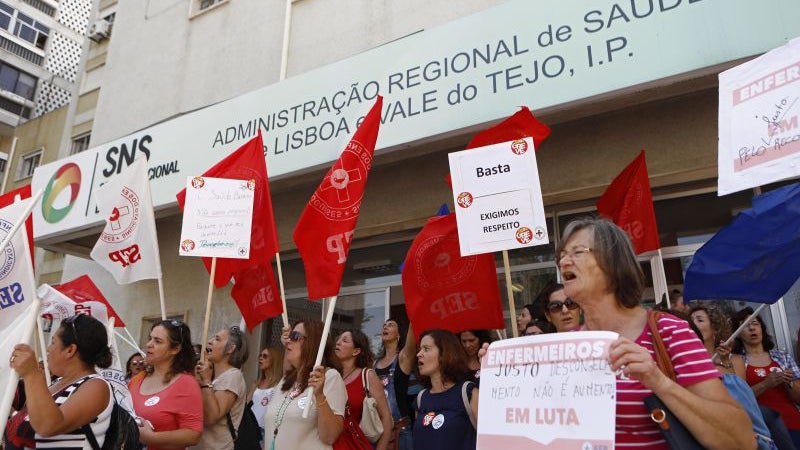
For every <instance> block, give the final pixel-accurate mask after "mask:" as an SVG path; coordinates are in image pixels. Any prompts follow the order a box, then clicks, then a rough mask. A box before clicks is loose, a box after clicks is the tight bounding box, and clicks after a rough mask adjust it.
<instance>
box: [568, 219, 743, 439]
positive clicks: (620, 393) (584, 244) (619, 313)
mask: <svg viewBox="0 0 800 450" xmlns="http://www.w3.org/2000/svg"><path fill="white" fill-rule="evenodd" d="M556 250H557V251H556V255H558V264H559V268H560V270H561V275H562V279H563V280H564V293H565V294H566V295H567V297H570V298H572V299H574V300H575V301H576V302H577V303H578V304H579V305H580V307H581V309H583V315H584V319H585V323H584V325H583V328H582V329H583V330H587V331H613V332H616V333H618V334H619V339H617V340H616V341H615V342H613V343H612V344H611V345H610V347H609V358H608V359H609V363H610V366H611V370H613V371H615V372H617V374H618V375H617V396H616V402H617V414H616V417H617V419H616V443H615V446H616V448H648V449H666V448H668V447H667V443H666V441H665V440H664V438H663V436H662V434H661V430H660V428H659V426H658V424H656V423H655V422H654V421H653V420H652V419H651V417H650V412H649V411H648V410H647V408H646V407H645V405H644V402H643V400H644V398H645V397H647V396H649V395H651V394H655V395H657V396H658V397H659V398H660V399H661V401H662V402H663V403H664V404H665V405H666V406H667V408H669V409H670V410H671V411H672V413H673V414H674V415H675V416H676V417H677V419H678V420H679V421H680V422H682V423H683V424H684V425H685V426H686V428H687V429H688V431H689V432H690V433H691V434H692V435H693V436H694V437H695V438H696V439H697V440H698V441H699V443H700V444H701V445H702V446H703V447H705V448H711V449H735V448H749V449H753V448H755V447H756V442H755V438H754V435H753V433H752V424H751V423H750V418H749V417H748V416H747V414H746V413H745V412H744V411H743V410H742V408H741V407H740V406H739V405H738V404H736V402H735V401H734V400H733V399H732V398H731V396H730V395H729V394H728V392H727V390H726V389H725V386H723V384H722V382H721V381H720V374H719V372H718V371H717V370H716V369H715V368H714V365H713V364H712V363H711V361H710V360H709V358H708V355H707V354H706V351H705V347H704V346H703V343H702V342H700V340H699V339H698V338H697V336H696V335H695V334H694V332H693V331H692V330H691V328H689V324H688V323H686V322H685V321H683V320H680V319H677V318H675V317H674V316H671V315H668V314H665V315H662V316H661V317H660V318H659V319H658V320H657V324H656V325H657V332H658V333H659V335H660V337H661V339H662V340H663V341H664V343H665V345H666V347H667V352H668V353H669V355H670V357H671V360H672V364H673V366H674V368H675V371H676V372H677V381H673V380H672V379H671V378H669V377H668V376H667V375H665V374H664V373H662V372H661V371H660V370H659V368H658V365H657V364H656V361H655V359H654V358H655V356H654V355H655V351H654V348H653V335H652V333H651V331H650V327H649V325H648V318H649V317H650V316H649V314H650V313H649V312H648V311H647V310H645V309H644V308H642V307H641V306H640V304H639V303H640V301H641V299H642V293H643V290H644V274H643V272H642V269H641V267H640V266H639V262H638V261H637V260H636V255H635V254H634V252H633V246H632V245H631V242H630V240H629V239H628V235H627V234H626V233H625V232H624V231H623V230H622V229H621V228H619V227H618V226H616V225H615V224H613V223H612V222H610V221H608V220H606V219H594V218H586V219H579V220H575V221H573V222H571V223H570V224H569V225H567V227H566V229H565V230H564V233H563V239H562V240H561V241H560V242H559V244H558V247H557V249H556Z"/></svg>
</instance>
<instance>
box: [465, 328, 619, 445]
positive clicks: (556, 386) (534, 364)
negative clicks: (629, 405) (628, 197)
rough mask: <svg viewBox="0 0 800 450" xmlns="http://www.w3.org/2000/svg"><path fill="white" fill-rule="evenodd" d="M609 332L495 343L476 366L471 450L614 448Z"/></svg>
mask: <svg viewBox="0 0 800 450" xmlns="http://www.w3.org/2000/svg"><path fill="white" fill-rule="evenodd" d="M617 336H618V335H617V333H613V332H609V331H576V332H571V333H556V334H543V335H538V336H525V337H520V338H516V339H506V340H503V341H497V342H494V343H492V344H491V345H490V346H489V349H488V351H487V352H486V356H485V357H484V358H483V360H482V361H481V389H480V401H479V403H478V405H479V409H480V411H479V412H478V417H480V420H479V421H478V445H477V449H478V450H499V449H509V448H520V449H522V448H524V449H545V448H578V449H580V448H583V449H587V448H588V449H592V450H596V449H609V450H610V449H612V448H614V437H615V434H614V433H615V421H616V414H614V411H616V392H617V387H616V378H615V375H614V373H613V372H612V371H611V366H610V365H609V364H608V347H609V345H610V344H611V343H612V342H613V341H615V340H616V339H617Z"/></svg>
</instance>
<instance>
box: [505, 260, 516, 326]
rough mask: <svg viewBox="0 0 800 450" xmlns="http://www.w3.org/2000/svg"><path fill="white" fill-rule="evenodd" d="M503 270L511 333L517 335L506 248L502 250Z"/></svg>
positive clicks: (512, 290)
mask: <svg viewBox="0 0 800 450" xmlns="http://www.w3.org/2000/svg"><path fill="white" fill-rule="evenodd" d="M503 272H505V274H506V292H508V310H509V312H510V313H511V335H512V336H514V337H517V336H519V331H518V330H517V317H516V316H517V307H516V305H514V289H512V286H511V265H510V264H509V263H508V250H503Z"/></svg>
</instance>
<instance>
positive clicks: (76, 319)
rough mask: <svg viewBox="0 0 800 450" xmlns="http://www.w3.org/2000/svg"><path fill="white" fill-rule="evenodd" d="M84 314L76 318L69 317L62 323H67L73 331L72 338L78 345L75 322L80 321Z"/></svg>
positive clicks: (77, 315)
mask: <svg viewBox="0 0 800 450" xmlns="http://www.w3.org/2000/svg"><path fill="white" fill-rule="evenodd" d="M82 315H83V314H75V315H74V316H70V317H67V318H66V319H64V320H63V321H62V322H63V323H67V324H69V326H70V329H71V330H72V338H73V339H75V344H77V343H78V331H77V330H76V329H75V322H77V321H78V317H80V316H82Z"/></svg>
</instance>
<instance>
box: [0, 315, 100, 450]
mask: <svg viewBox="0 0 800 450" xmlns="http://www.w3.org/2000/svg"><path fill="white" fill-rule="evenodd" d="M47 362H48V363H49V366H50V370H51V371H52V372H53V374H54V375H57V376H59V377H60V378H58V379H57V380H56V381H55V382H53V384H51V385H50V387H49V388H48V386H47V381H46V380H45V379H44V374H43V373H42V372H41V371H40V370H39V364H38V361H37V359H36V355H35V354H34V352H33V349H32V348H31V347H30V346H28V345H25V344H18V345H17V346H16V347H14V352H13V353H12V354H11V360H10V361H9V363H10V364H9V365H10V366H11V368H13V369H14V370H16V371H17V373H18V374H19V376H20V378H21V379H22V380H24V382H25V394H26V397H27V403H26V407H25V408H24V409H23V411H20V413H19V414H27V418H26V419H25V422H29V423H30V427H31V428H32V430H33V432H35V437H34V440H35V447H34V448H50V449H83V450H89V449H91V448H92V447H91V445H90V444H89V442H88V440H87V439H86V434H85V433H87V432H89V431H88V430H87V429H86V428H84V426H85V425H89V428H90V429H91V432H92V433H94V435H95V438H96V439H97V443H98V445H100V446H102V445H103V442H104V441H105V434H106V430H107V429H108V424H109V418H110V416H111V407H112V406H113V405H114V402H113V399H112V397H111V388H110V386H109V385H108V383H107V382H106V381H105V380H103V378H102V377H100V376H99V375H98V374H97V373H96V372H95V367H100V368H107V367H108V366H110V365H111V351H110V350H109V348H108V335H107V332H106V327H105V326H104V325H103V324H102V323H100V322H99V321H98V320H97V319H95V318H93V317H90V316H87V315H84V314H78V315H75V316H72V317H69V318H67V319H64V320H63V321H62V322H61V326H60V327H59V328H58V330H57V331H56V333H55V334H54V335H53V337H52V340H51V342H50V345H49V346H48V347H47ZM12 420H13V419H12ZM15 428H16V429H19V428H22V427H15ZM21 437H22V438H23V439H24V438H30V436H28V437H26V436H21ZM24 446H25V447H30V444H29V443H27V442H26V443H25V444H24ZM7 448H17V447H7Z"/></svg>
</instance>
